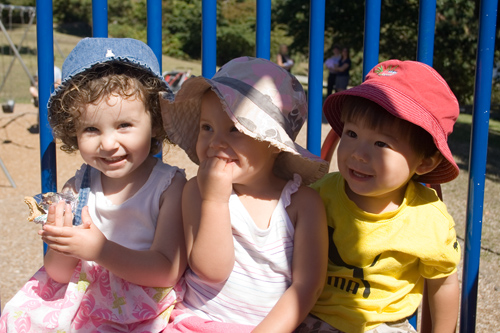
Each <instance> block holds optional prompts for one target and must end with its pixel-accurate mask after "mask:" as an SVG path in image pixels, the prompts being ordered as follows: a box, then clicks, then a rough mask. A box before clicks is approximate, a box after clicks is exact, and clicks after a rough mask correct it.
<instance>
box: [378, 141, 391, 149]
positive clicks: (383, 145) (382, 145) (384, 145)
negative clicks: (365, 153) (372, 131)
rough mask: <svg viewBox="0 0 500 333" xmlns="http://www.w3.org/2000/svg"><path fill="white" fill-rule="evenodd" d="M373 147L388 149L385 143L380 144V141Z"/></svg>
mask: <svg viewBox="0 0 500 333" xmlns="http://www.w3.org/2000/svg"><path fill="white" fill-rule="evenodd" d="M375 146H377V147H380V148H385V147H389V145H388V144H387V143H385V142H382V141H377V142H375Z"/></svg>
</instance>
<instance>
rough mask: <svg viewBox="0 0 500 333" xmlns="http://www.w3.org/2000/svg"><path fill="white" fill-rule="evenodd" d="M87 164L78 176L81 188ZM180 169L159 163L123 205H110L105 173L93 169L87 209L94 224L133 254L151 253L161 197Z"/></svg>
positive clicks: (78, 183)
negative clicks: (104, 190) (133, 252)
mask: <svg viewBox="0 0 500 333" xmlns="http://www.w3.org/2000/svg"><path fill="white" fill-rule="evenodd" d="M85 166H86V165H85V164H84V165H82V167H81V168H80V170H78V171H77V172H76V175H75V178H76V179H75V180H76V182H75V185H76V187H77V188H80V184H81V181H82V177H83V173H84V172H85ZM176 172H182V171H181V170H180V169H179V168H177V167H173V166H170V165H168V164H164V163H163V162H162V161H160V160H158V162H157V163H156V165H155V166H154V168H153V170H152V171H151V174H150V175H149V178H148V180H147V181H146V183H145V184H144V185H143V186H142V187H141V189H140V190H139V191H137V193H135V194H134V195H133V196H132V197H131V198H129V199H127V200H126V201H125V202H123V203H122V204H120V205H115V204H113V203H112V202H111V201H109V200H108V199H107V198H106V197H105V196H104V194H103V192H102V185H101V172H100V171H99V170H97V169H94V168H92V170H91V173H90V179H91V183H90V193H89V197H88V202H87V206H88V207H89V213H90V216H91V217H92V221H93V222H94V224H95V225H96V226H97V227H98V228H99V230H101V232H102V233H103V234H104V235H105V236H106V238H107V239H109V240H112V241H114V242H116V243H118V244H120V245H123V246H125V247H127V248H129V249H133V250H148V249H149V248H150V247H151V244H153V239H154V234H155V231H156V222H157V219H158V214H159V211H160V196H161V195H162V193H163V192H164V191H165V190H166V189H167V187H168V186H169V185H170V183H171V182H172V179H173V178H174V176H175V173H176Z"/></svg>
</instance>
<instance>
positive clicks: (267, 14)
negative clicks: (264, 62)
mask: <svg viewBox="0 0 500 333" xmlns="http://www.w3.org/2000/svg"><path fill="white" fill-rule="evenodd" d="M256 39H257V47H256V54H257V58H264V59H268V60H269V59H270V58H271V0H257V29H256Z"/></svg>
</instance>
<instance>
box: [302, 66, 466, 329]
mask: <svg viewBox="0 0 500 333" xmlns="http://www.w3.org/2000/svg"><path fill="white" fill-rule="evenodd" d="M323 111H324V114H325V116H326V118H327V119H328V121H329V123H330V125H331V126H332V128H333V129H334V130H335V132H336V133H337V134H338V135H339V136H340V137H341V139H340V143H339V146H338V152H337V161H338V168H339V172H335V173H331V174H328V175H327V176H325V177H323V178H322V179H321V180H319V181H317V182H316V183H314V184H313V185H312V187H313V188H314V189H316V190H317V191H318V192H319V194H320V196H321V197H322V199H323V202H324V204H325V206H326V210H327V219H328V229H329V252H328V255H329V262H328V273H327V279H326V284H325V287H324V289H323V292H322V295H321V296H320V297H319V299H318V301H317V302H316V305H315V306H314V308H313V310H312V311H311V314H310V315H309V316H308V318H307V319H306V321H305V322H304V323H303V324H302V325H301V327H300V329H299V330H298V331H299V332H305V331H310V329H311V328H312V327H317V326H322V330H321V332H339V331H340V332H416V330H415V329H414V328H413V327H412V326H411V325H410V324H409V323H408V321H407V320H406V318H407V317H409V316H411V315H412V314H413V313H414V312H415V311H416V310H417V308H418V306H419V304H420V302H421V300H422V292H423V288H424V281H426V284H427V287H428V291H429V302H430V309H431V317H432V323H433V331H435V332H454V331H455V326H456V322H457V317H458V300H459V285H458V278H457V264H458V262H459V260H460V247H459V245H458V242H457V239H456V233H455V230H454V222H453V219H452V217H451V216H450V215H449V214H448V212H447V210H446V207H445V205H444V203H443V202H442V201H440V199H439V198H438V196H437V194H436V192H435V191H434V190H433V189H430V188H428V187H426V186H424V185H422V184H421V183H430V184H440V183H444V182H448V181H451V180H453V179H454V178H456V177H457V176H458V167H457V164H456V163H455V161H454V160H453V157H452V154H451V152H450V149H449V147H448V144H447V138H448V135H449V134H450V133H451V132H452V130H453V125H454V123H455V121H456V119H457V116H458V113H459V107H458V102H457V100H456V98H455V96H454V95H453V93H452V92H451V90H450V88H449V87H448V85H447V84H446V82H445V81H444V79H443V78H442V77H441V76H440V75H439V74H438V73H437V72H436V71H435V70H434V69H433V68H431V67H429V66H427V65H425V64H423V63H420V62H415V61H399V60H389V61H385V62H382V63H380V64H379V65H377V66H375V67H374V68H373V69H372V70H371V71H370V73H369V74H368V75H367V77H366V80H365V82H363V83H362V84H361V85H359V86H357V87H354V88H352V89H349V90H346V91H343V92H339V93H336V94H334V95H331V96H330V97H328V98H327V100H326V101H325V104H324V107H323Z"/></svg>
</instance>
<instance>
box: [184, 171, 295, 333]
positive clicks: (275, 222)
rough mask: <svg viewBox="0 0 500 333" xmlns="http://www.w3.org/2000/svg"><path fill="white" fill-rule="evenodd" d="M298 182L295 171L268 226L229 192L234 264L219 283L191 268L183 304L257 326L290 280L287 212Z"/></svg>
mask: <svg viewBox="0 0 500 333" xmlns="http://www.w3.org/2000/svg"><path fill="white" fill-rule="evenodd" d="M300 184H301V178H300V176H299V175H297V174H295V175H294V179H293V180H290V181H289V182H288V183H287V184H286V185H285V187H284V189H283V191H282V193H281V197H280V200H279V202H278V205H277V206H276V208H275V209H274V212H273V214H272V216H271V221H270V224H269V228H267V229H265V230H263V229H259V228H258V227H257V226H256V225H255V223H254V221H253V220H252V218H251V217H250V214H249V213H248V211H247V210H246V209H245V207H244V206H243V204H242V203H241V201H240V200H239V198H238V196H237V195H236V194H235V193H234V192H233V194H232V195H231V197H230V199H229V211H230V216H231V226H232V230H233V240H234V248H235V259H236V260H235V263H234V268H233V271H232V272H231V274H230V276H229V278H228V279H227V280H226V281H225V282H223V283H208V282H205V281H203V280H201V279H200V278H199V277H198V276H197V275H196V274H195V273H194V272H193V271H192V270H191V269H189V268H188V269H187V271H186V273H185V274H184V283H183V285H184V286H185V295H184V299H183V303H181V304H180V305H179V307H180V308H183V307H186V308H188V309H190V310H191V311H193V312H194V313H195V314H196V315H198V316H200V317H203V318H205V319H209V320H214V321H219V322H230V323H239V324H247V325H257V324H259V323H260V322H261V321H262V320H263V319H264V317H265V316H266V315H267V314H268V313H269V312H270V311H271V309H272V308H273V306H274V305H275V304H276V302H277V301H278V300H279V299H280V297H281V296H282V295H283V293H284V292H285V291H286V289H287V288H288V287H289V286H290V285H291V283H292V259H293V238H294V227H293V225H292V223H291V221H290V218H289V216H288V214H287V212H286V207H287V206H288V205H290V202H291V195H292V194H293V193H295V192H296V191H297V190H298V188H299V186H300Z"/></svg>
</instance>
